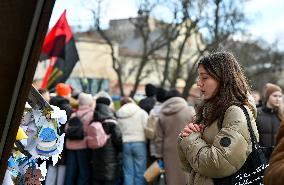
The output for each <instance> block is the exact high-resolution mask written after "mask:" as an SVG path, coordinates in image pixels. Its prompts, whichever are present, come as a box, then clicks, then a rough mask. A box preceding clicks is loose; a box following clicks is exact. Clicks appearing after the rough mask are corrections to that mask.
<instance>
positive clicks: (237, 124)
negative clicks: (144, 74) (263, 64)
mask: <svg viewBox="0 0 284 185" xmlns="http://www.w3.org/2000/svg"><path fill="white" fill-rule="evenodd" d="M39 92H40V93H41V94H42V96H43V97H44V98H45V99H46V100H47V101H48V102H49V103H50V104H51V105H55V106H58V107H59V108H60V109H62V110H65V111H66V114H67V117H68V120H70V119H71V118H73V117H78V118H79V119H80V120H81V122H82V123H83V129H84V133H87V132H88V129H89V125H90V124H91V123H93V122H100V123H101V125H102V127H103V130H104V131H105V133H106V135H107V136H108V138H107V141H106V143H105V144H104V145H103V146H102V147H99V148H96V149H94V148H90V147H89V146H88V139H89V138H88V135H87V134H85V136H84V138H82V139H79V140H73V139H70V138H68V137H66V141H65V149H64V152H63V153H62V158H61V160H60V162H59V163H57V165H56V166H53V165H52V164H49V167H48V172H47V177H46V180H45V184H46V185H62V184H66V185H73V184H74V185H85V184H86V185H89V184H90V185H119V184H121V185H122V184H124V185H146V184H147V182H146V181H145V178H144V173H145V171H146V169H147V167H148V166H150V164H151V163H153V162H154V161H156V160H161V161H163V163H164V171H165V179H166V184H167V185H186V184H188V185H211V184H212V185H213V184H216V181H215V180H214V179H218V178H224V177H227V176H230V175H232V174H234V173H236V172H237V171H238V170H239V169H240V168H241V167H242V166H243V165H244V163H245V161H246V160H247V158H248V156H249V154H250V153H251V151H252V142H251V136H250V133H249V129H248V124H247V119H249V120H250V122H251V126H252V130H253V132H254V135H255V136H256V138H257V140H258V142H259V145H260V146H261V147H262V149H263V151H264V152H265V156H266V159H267V160H270V166H269V167H268V168H267V169H266V173H265V176H264V180H265V184H267V185H270V184H271V185H272V184H273V185H277V184H281V183H279V182H284V179H283V180H281V181H280V180H279V178H275V177H276V176H277V175H278V174H279V175H280V176H281V174H282V173H283V172H282V170H281V169H282V166H283V164H282V165H281V163H280V162H279V161H280V160H283V159H284V158H283V157H282V156H281V155H280V154H282V153H283V152H284V151H283V150H284V149H283V146H282V144H281V143H283V138H282V135H283V129H284V127H283V126H281V125H283V124H282V122H283V121H284V120H283V119H284V117H283V107H282V104H283V102H282V89H281V87H280V86H278V85H276V84H272V83H267V84H266V85H265V87H264V88H263V98H262V99H261V98H260V97H261V94H262V93H258V92H256V91H251V89H250V85H249V84H248V81H247V79H246V77H245V75H244V73H243V70H242V69H241V67H240V65H239V64H238V62H237V60H236V59H235V57H234V56H233V55H232V54H231V53H228V52H216V53H212V54H209V55H206V56H204V57H203V58H202V59H201V60H200V62H199V63H198V80H197V82H196V84H195V85H194V86H193V87H192V89H191V91H190V97H189V98H188V99H187V100H186V99H184V98H183V97H182V95H181V93H180V92H179V91H178V90H177V89H170V90H166V89H164V88H161V87H156V86H154V85H152V84H147V85H146V86H145V94H146V98H144V99H142V100H141V101H139V102H136V101H135V100H133V99H132V98H130V97H122V98H121V100H120V106H119V108H118V109H117V110H116V109H115V108H114V103H113V101H112V98H111V96H110V95H109V94H108V93H107V92H99V93H98V94H96V95H95V96H92V95H91V94H87V93H84V92H81V93H77V94H73V95H72V88H71V87H70V86H69V85H67V84H64V83H59V84H57V85H56V88H55V92H56V96H55V97H50V95H49V94H48V91H47V90H45V89H39ZM260 100H261V101H260ZM242 107H244V108H245V109H246V111H247V112H248V118H247V117H246V116H245V113H244V111H243V109H242ZM149 120H151V121H153V120H154V127H155V129H154V132H153V135H151V136H149V137H148V135H147V134H145V128H146V126H147V124H148V123H149ZM68 126H69V123H68V121H67V124H66V125H65V126H62V128H61V132H67V130H68ZM280 126H281V128H280ZM279 128H280V132H279V135H278V137H277V139H276V135H277V133H278V131H279ZM275 147H276V149H274V148H275ZM275 166H276V167H275ZM149 184H155V182H150V183H149Z"/></svg>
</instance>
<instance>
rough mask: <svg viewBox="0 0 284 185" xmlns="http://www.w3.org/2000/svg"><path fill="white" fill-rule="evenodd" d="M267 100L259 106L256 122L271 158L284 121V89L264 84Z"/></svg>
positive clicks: (261, 139) (263, 145) (267, 153)
mask: <svg viewBox="0 0 284 185" xmlns="http://www.w3.org/2000/svg"><path fill="white" fill-rule="evenodd" d="M264 98H265V102H264V103H263V105H262V106H261V107H259V108H258V112H257V118H256V124H257V129H258V132H259V144H260V146H262V147H264V148H265V152H266V157H267V158H268V159H269V157H270V154H271V153H272V151H273V149H274V146H275V144H276V140H275V138H276V137H275V136H276V133H277V131H278V129H279V127H280V123H281V122H282V121H284V119H283V118H284V117H283V108H282V89H281V87H279V86H278V85H276V84H272V83H267V84H266V85H265V86H264Z"/></svg>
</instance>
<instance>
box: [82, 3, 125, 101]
mask: <svg viewBox="0 0 284 185" xmlns="http://www.w3.org/2000/svg"><path fill="white" fill-rule="evenodd" d="M88 4H91V5H92V7H91V8H88V9H89V11H91V12H92V14H93V19H94V27H95V29H96V30H97V31H98V33H99V34H100V36H101V37H102V38H103V39H104V40H105V42H106V43H107V44H108V46H109V47H110V50H111V53H110V55H111V59H112V68H113V69H114V71H115V72H116V74H117V78H118V87H119V90H120V95H121V96H124V88H123V82H122V81H123V80H122V66H121V63H120V61H119V57H118V53H117V51H115V47H114V43H113V42H112V40H111V39H110V38H109V37H108V36H107V35H106V33H105V32H104V30H103V29H102V28H101V23H100V20H101V17H100V16H101V5H102V0H95V1H88ZM86 7H87V6H86Z"/></svg>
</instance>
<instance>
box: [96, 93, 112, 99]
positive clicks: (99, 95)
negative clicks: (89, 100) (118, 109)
mask: <svg viewBox="0 0 284 185" xmlns="http://www.w3.org/2000/svg"><path fill="white" fill-rule="evenodd" d="M101 97H104V98H107V99H109V101H110V102H112V99H111V97H110V95H109V94H108V93H107V92H105V91H100V92H98V94H96V98H97V99H98V98H101Z"/></svg>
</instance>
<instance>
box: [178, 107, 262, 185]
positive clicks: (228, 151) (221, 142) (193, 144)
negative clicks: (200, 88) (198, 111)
mask: <svg viewBox="0 0 284 185" xmlns="http://www.w3.org/2000/svg"><path fill="white" fill-rule="evenodd" d="M245 107H246V109H247V110H248V112H249V115H250V120H251V124H252V128H253V130H254V133H255V135H256V137H257V139H258V138H259V136H258V131H257V127H256V123H255V118H254V116H253V115H256V110H253V111H254V114H252V111H250V109H249V108H248V107H247V106H245ZM251 147H252V146H251V140H250V136H249V131H248V126H247V121H246V117H245V114H244V113H243V111H242V109H241V108H240V107H238V106H230V107H229V108H228V109H227V110H226V112H225V115H224V120H223V125H222V129H221V130H219V129H218V127H217V121H215V122H214V123H213V124H211V125H210V126H209V127H206V128H205V130H204V132H203V133H200V132H195V133H192V134H190V135H189V136H188V137H184V138H179V139H178V151H179V157H180V160H181V162H182V164H183V167H184V169H185V170H186V171H187V172H188V173H189V177H188V185H213V184H214V183H213V180H212V179H211V178H221V177H226V176H229V175H231V174H233V173H235V172H236V171H237V170H238V169H240V168H241V166H242V165H243V164H244V163H245V161H246V159H247V157H248V155H249V154H250V152H251V149H252V148H251Z"/></svg>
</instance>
